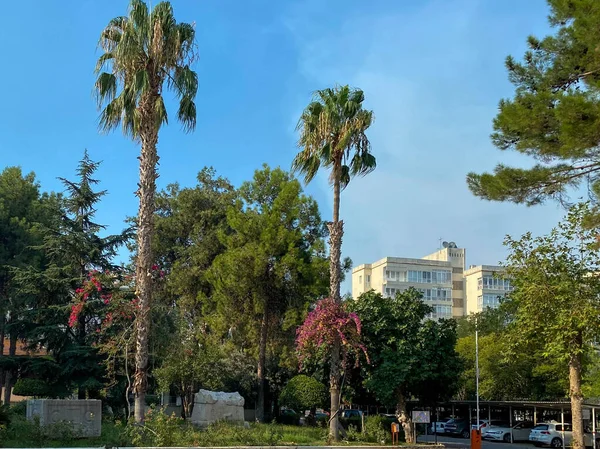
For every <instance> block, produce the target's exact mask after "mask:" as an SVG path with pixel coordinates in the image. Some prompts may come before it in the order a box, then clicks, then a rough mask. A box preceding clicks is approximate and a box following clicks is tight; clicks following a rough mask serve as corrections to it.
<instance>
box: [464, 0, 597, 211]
mask: <svg viewBox="0 0 600 449" xmlns="http://www.w3.org/2000/svg"><path fill="white" fill-rule="evenodd" d="M548 4H549V6H550V9H551V11H550V16H549V20H550V24H551V25H552V26H553V27H554V28H555V29H556V32H555V33H554V34H553V35H550V36H546V37H545V38H543V39H541V40H540V39H538V38H535V37H533V36H531V37H529V39H528V44H529V50H528V51H527V52H526V53H525V55H524V57H523V61H522V62H517V61H516V60H515V59H514V58H512V57H510V56H509V57H508V58H507V59H506V67H507V69H508V73H509V79H510V81H511V82H512V83H513V84H514V85H515V95H514V97H513V98H512V99H504V100H502V101H500V111H499V113H498V115H497V116H496V118H495V120H494V133H493V134H492V141H493V143H494V145H496V147H498V148H499V149H501V150H516V151H518V152H519V153H522V154H525V155H528V156H532V157H533V158H534V159H535V160H536V161H537V164H536V165H534V166H533V167H531V168H514V167H508V166H505V165H502V164H500V165H498V166H497V167H496V168H495V170H494V173H493V174H490V173H483V174H476V173H469V175H468V176H467V183H468V185H469V188H470V189H471V191H472V192H473V193H474V194H475V195H477V196H479V197H481V198H484V199H487V200H494V201H513V202H516V203H525V204H527V205H534V204H539V203H541V202H543V201H544V200H546V199H558V200H563V199H564V198H565V194H566V193H568V189H569V188H571V187H576V186H579V185H580V184H582V183H583V184H584V185H588V186H589V187H590V189H591V191H592V192H593V194H594V195H595V196H596V197H597V195H598V194H599V193H600V176H599V174H600V158H599V157H598V141H599V140H600V135H599V131H598V130H599V129H600V126H599V124H600V97H599V96H598V93H599V92H600V54H599V53H598V51H597V47H598V38H599V31H598V30H599V26H600V8H598V3H597V1H596V0H578V1H570V0H548Z"/></svg>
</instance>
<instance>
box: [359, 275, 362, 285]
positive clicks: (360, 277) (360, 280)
mask: <svg viewBox="0 0 600 449" xmlns="http://www.w3.org/2000/svg"><path fill="white" fill-rule="evenodd" d="M358 283H359V284H362V276H359V277H358Z"/></svg>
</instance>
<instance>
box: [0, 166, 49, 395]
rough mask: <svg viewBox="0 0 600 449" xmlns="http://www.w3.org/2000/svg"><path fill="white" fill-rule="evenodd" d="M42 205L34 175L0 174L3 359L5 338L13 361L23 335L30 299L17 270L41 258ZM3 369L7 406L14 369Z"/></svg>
mask: <svg viewBox="0 0 600 449" xmlns="http://www.w3.org/2000/svg"><path fill="white" fill-rule="evenodd" d="M43 201H44V198H43V197H42V195H41V193H40V190H39V185H38V183H37V182H36V180H35V175H34V174H33V173H29V174H27V175H24V174H23V172H22V171H21V169H20V168H19V167H7V168H5V169H4V170H3V171H2V173H0V359H2V358H3V354H4V338H5V337H6V336H7V335H8V336H9V348H8V357H14V356H15V353H16V349H17V339H18V338H19V337H20V336H22V334H23V332H24V329H23V327H22V326H21V323H20V318H21V314H22V312H23V310H25V309H26V308H27V304H26V302H27V298H26V297H24V296H23V295H22V294H20V292H19V291H18V286H17V285H16V283H15V279H14V278H15V276H14V270H15V269H18V268H22V267H25V266H28V265H32V266H35V265H37V264H38V263H39V262H40V260H41V258H42V254H41V253H40V251H38V250H36V249H35V248H34V247H35V246H37V245H39V243H40V242H41V239H40V236H39V234H38V233H37V232H36V228H37V226H38V223H39V221H40V220H43V215H44V214H43ZM3 366H5V367H6V368H7V369H6V370H5V369H2V367H0V391H1V390H2V386H5V387H6V388H5V391H4V398H3V400H4V403H5V404H8V403H10V395H11V388H12V385H13V383H14V372H15V369H14V368H15V367H14V364H12V363H9V361H8V360H5V361H4V363H3ZM9 366H10V367H11V368H10V369H9Z"/></svg>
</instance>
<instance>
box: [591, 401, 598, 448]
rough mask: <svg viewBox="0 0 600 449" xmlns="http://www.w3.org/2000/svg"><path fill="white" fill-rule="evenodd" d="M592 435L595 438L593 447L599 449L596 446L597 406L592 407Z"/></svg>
mask: <svg viewBox="0 0 600 449" xmlns="http://www.w3.org/2000/svg"><path fill="white" fill-rule="evenodd" d="M592 437H593V438H594V441H593V444H594V446H593V447H594V449H598V448H597V447H596V407H592Z"/></svg>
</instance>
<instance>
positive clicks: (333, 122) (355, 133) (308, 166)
mask: <svg viewBox="0 0 600 449" xmlns="http://www.w3.org/2000/svg"><path fill="white" fill-rule="evenodd" d="M363 101H364V92H363V91H362V90H360V89H351V88H350V87H349V86H347V85H346V86H335V87H334V88H326V89H322V90H318V91H316V92H315V93H314V95H313V101H311V103H309V105H308V106H307V107H306V109H305V110H304V111H303V112H302V115H301V116H300V120H299V121H298V124H297V126H296V130H297V131H299V134H300V136H299V139H298V146H299V147H300V148H301V150H302V151H301V152H300V153H299V154H298V155H297V156H296V159H294V163H293V164H292V167H293V168H294V170H295V171H299V172H302V173H303V174H304V175H305V177H306V171H307V170H313V169H314V167H315V164H314V163H311V160H312V159H311V158H317V159H318V160H319V167H320V166H321V165H322V166H324V167H327V168H332V173H331V175H332V177H336V178H337V177H340V179H339V180H340V182H341V184H342V186H343V187H345V186H346V185H348V183H349V182H350V179H351V178H352V176H355V175H362V174H366V173H368V172H370V171H372V170H373V169H374V168H375V165H376V163H375V157H374V156H373V155H372V154H370V152H369V151H370V143H369V140H368V138H367V136H366V130H367V129H368V128H369V126H370V125H371V123H372V121H373V114H372V112H371V111H367V110H365V109H363V107H362V104H363ZM317 169H318V167H317ZM314 175H315V173H311V174H310V176H308V179H309V180H310V179H312V178H313V177H314ZM332 177H330V180H331V181H332V182H333V181H334V179H333V178H332Z"/></svg>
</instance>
